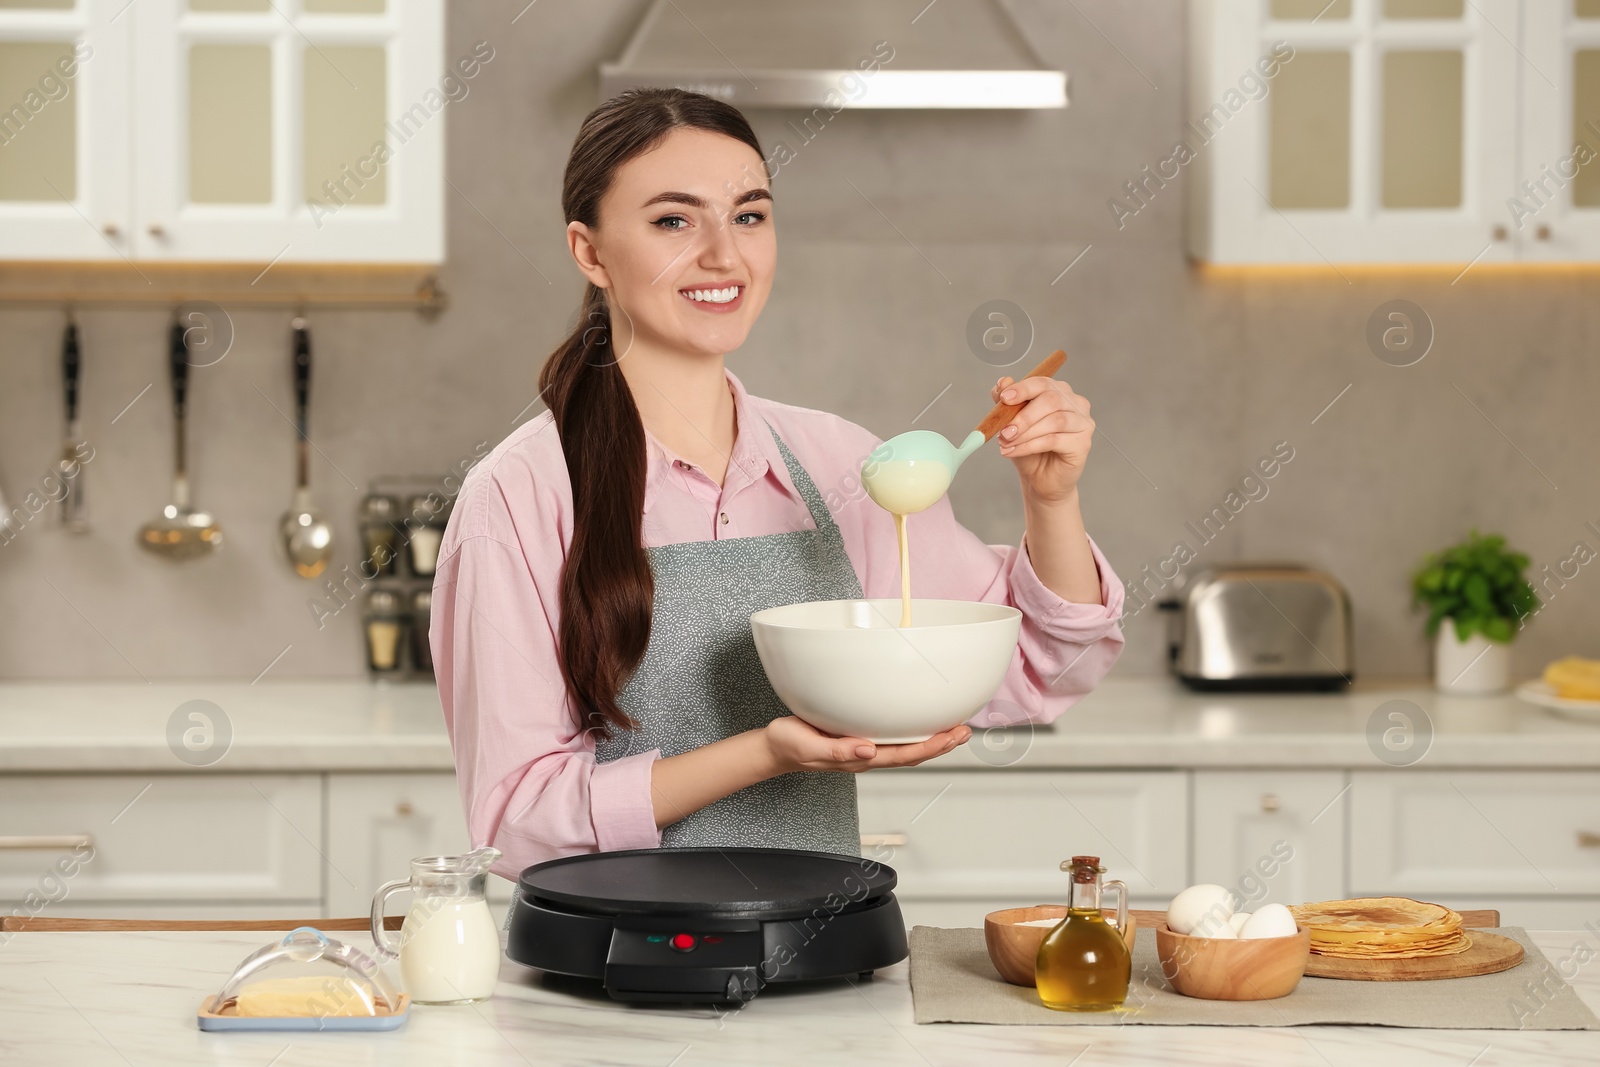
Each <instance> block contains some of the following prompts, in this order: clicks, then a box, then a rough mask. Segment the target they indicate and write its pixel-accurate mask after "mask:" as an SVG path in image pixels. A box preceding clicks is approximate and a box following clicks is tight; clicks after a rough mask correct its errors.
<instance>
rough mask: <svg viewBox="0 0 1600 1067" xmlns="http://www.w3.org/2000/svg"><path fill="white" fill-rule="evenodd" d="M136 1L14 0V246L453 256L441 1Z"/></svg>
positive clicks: (89, 254) (10, 252)
mask: <svg viewBox="0 0 1600 1067" xmlns="http://www.w3.org/2000/svg"><path fill="white" fill-rule="evenodd" d="M128 6H129V5H128V4H127V0H78V2H77V3H76V4H69V3H65V2H63V0H10V2H7V3H5V4H4V5H0V109H5V110H4V112H3V113H0V141H3V142H4V145H3V147H4V152H3V153H0V259H23V260H45V259H67V260H106V261H111V262H121V261H125V260H131V261H190V262H196V261H198V262H223V261H243V262H262V263H265V262H269V261H270V262H275V263H328V262H408V263H432V262H438V261H439V260H441V259H442V258H443V248H444V241H443V215H444V193H443V190H444V129H443V127H444V114H443V111H444V105H445V103H446V102H447V101H446V97H445V96H444V95H443V92H442V91H441V79H442V77H443V76H444V75H445V74H446V73H447V72H446V71H445V65H444V58H443V36H444V35H443V0H140V2H139V4H138V9H137V11H136V12H134V13H133V15H136V17H131V16H130V17H125V16H126V14H127V11H128ZM491 54H492V53H491ZM135 56H137V57H138V58H137V62H135V60H134V57H135ZM478 58H481V57H478ZM473 62H475V60H474V61H473Z"/></svg>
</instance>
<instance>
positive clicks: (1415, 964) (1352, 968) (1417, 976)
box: [1306, 930, 1524, 982]
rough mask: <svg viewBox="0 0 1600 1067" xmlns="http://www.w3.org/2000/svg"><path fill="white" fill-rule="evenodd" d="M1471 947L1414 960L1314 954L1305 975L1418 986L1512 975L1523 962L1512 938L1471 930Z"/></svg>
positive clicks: (1520, 948) (1519, 949)
mask: <svg viewBox="0 0 1600 1067" xmlns="http://www.w3.org/2000/svg"><path fill="white" fill-rule="evenodd" d="M1467 936H1468V937H1470V938H1472V947H1471V948H1469V949H1467V951H1465V952H1458V953H1456V954H1455V955H1454V956H1424V957H1422V958H1420V959H1414V960H1345V959H1339V958H1337V957H1334V956H1319V955H1317V954H1316V953H1314V952H1313V953H1312V954H1311V962H1310V963H1308V964H1306V975H1307V976H1308V977H1311V978H1348V979H1351V980H1352V981H1357V982H1416V981H1425V980H1427V979H1432V978H1470V977H1472V976H1473V975H1475V974H1495V973H1497V972H1499V971H1509V970H1510V969H1511V968H1513V967H1515V966H1516V965H1517V964H1519V963H1521V962H1522V957H1523V955H1524V953H1523V951H1522V946H1521V945H1519V944H1517V943H1516V942H1515V941H1513V940H1511V939H1510V938H1509V937H1501V936H1500V935H1499V934H1488V933H1484V932H1483V931H1482V930H1468V931H1467Z"/></svg>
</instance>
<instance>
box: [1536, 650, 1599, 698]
mask: <svg viewBox="0 0 1600 1067" xmlns="http://www.w3.org/2000/svg"><path fill="white" fill-rule="evenodd" d="M1544 681H1545V684H1546V685H1548V686H1549V687H1550V688H1551V689H1554V690H1555V691H1556V696H1558V697H1561V698H1563V699H1564V700H1600V660H1592V659H1584V658H1583V657H1582V656H1568V657H1567V658H1566V659H1558V660H1556V661H1555V662H1554V663H1552V664H1550V666H1548V667H1546V668H1545V669H1544Z"/></svg>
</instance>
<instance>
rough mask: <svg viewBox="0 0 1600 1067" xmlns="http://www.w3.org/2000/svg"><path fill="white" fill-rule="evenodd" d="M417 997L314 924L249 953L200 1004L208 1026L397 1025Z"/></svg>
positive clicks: (316, 1027)
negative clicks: (214, 991)
mask: <svg viewBox="0 0 1600 1067" xmlns="http://www.w3.org/2000/svg"><path fill="white" fill-rule="evenodd" d="M410 1006H411V998H410V997H408V996H406V995H404V994H402V993H400V992H398V991H397V990H396V989H395V988H394V986H393V984H392V983H390V982H389V980H388V979H387V978H385V977H384V975H383V971H382V969H381V968H380V967H379V965H378V963H377V961H376V960H374V959H373V958H372V957H371V956H369V955H367V954H366V953H365V952H362V951H361V950H360V949H357V948H355V947H354V946H352V945H346V944H343V943H342V942H339V941H335V940H333V939H332V938H330V937H328V936H327V935H326V934H324V933H323V932H322V931H320V930H318V929H316V928H315V927H311V926H302V927H299V928H298V929H295V930H291V931H290V932H289V933H288V934H287V935H285V936H284V938H283V939H282V940H281V941H274V942H273V943H272V944H269V945H266V946H264V947H262V948H260V949H257V950H256V951H255V952H253V953H251V954H250V955H249V956H248V957H246V958H245V960H244V962H243V963H241V964H239V966H238V968H237V969H235V970H234V972H233V974H232V975H230V976H229V978H228V981H227V982H226V983H225V984H224V985H223V987H222V989H221V990H220V991H219V992H217V993H216V994H215V995H214V996H210V997H207V998H206V999H205V1001H204V1002H203V1003H202V1004H201V1005H200V1011H199V1012H198V1013H197V1014H196V1016H195V1022H196V1023H197V1024H198V1026H199V1027H200V1029H202V1030H328V1031H351V1030H358V1031H370V1030H394V1029H398V1028H399V1027H401V1026H403V1025H405V1021H406V1018H407V1016H408V1012H409V1009H410Z"/></svg>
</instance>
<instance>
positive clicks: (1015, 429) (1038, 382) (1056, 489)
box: [989, 378, 1094, 503]
mask: <svg viewBox="0 0 1600 1067" xmlns="http://www.w3.org/2000/svg"><path fill="white" fill-rule="evenodd" d="M989 395H990V396H991V397H992V398H993V400H994V401H995V403H997V404H998V403H1007V404H1022V405H1023V407H1022V410H1021V411H1019V412H1017V414H1016V415H1015V416H1013V417H1012V419H1011V421H1010V422H1009V423H1007V424H1006V425H1005V426H1003V427H1001V428H1000V432H999V433H998V434H996V435H995V437H996V440H997V441H998V442H999V444H1000V454H1001V455H1002V456H1005V457H1006V458H1008V459H1010V460H1012V461H1013V462H1014V463H1016V465H1017V473H1018V475H1020V476H1021V478H1022V490H1023V492H1024V493H1025V494H1027V495H1029V496H1031V497H1032V498H1033V499H1035V500H1038V501H1042V502H1045V503H1055V502H1057V501H1061V500H1065V499H1067V498H1069V497H1071V496H1072V495H1073V494H1074V493H1076V492H1077V489H1078V478H1079V477H1080V476H1082V474H1083V465H1084V463H1086V462H1087V461H1088V459H1089V446H1090V443H1091V442H1092V440H1093V438H1094V419H1092V418H1090V417H1089V401H1088V400H1087V399H1086V398H1084V397H1082V396H1079V395H1078V394H1077V393H1074V392H1073V391H1072V386H1070V385H1068V384H1067V383H1066V382H1063V381H1058V380H1056V379H1055V378H1024V379H1022V381H1020V382H1019V381H1016V380H1014V379H1012V378H1001V379H1000V380H999V381H998V382H996V383H995V386H994V388H993V389H992V390H990V394H989Z"/></svg>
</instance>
